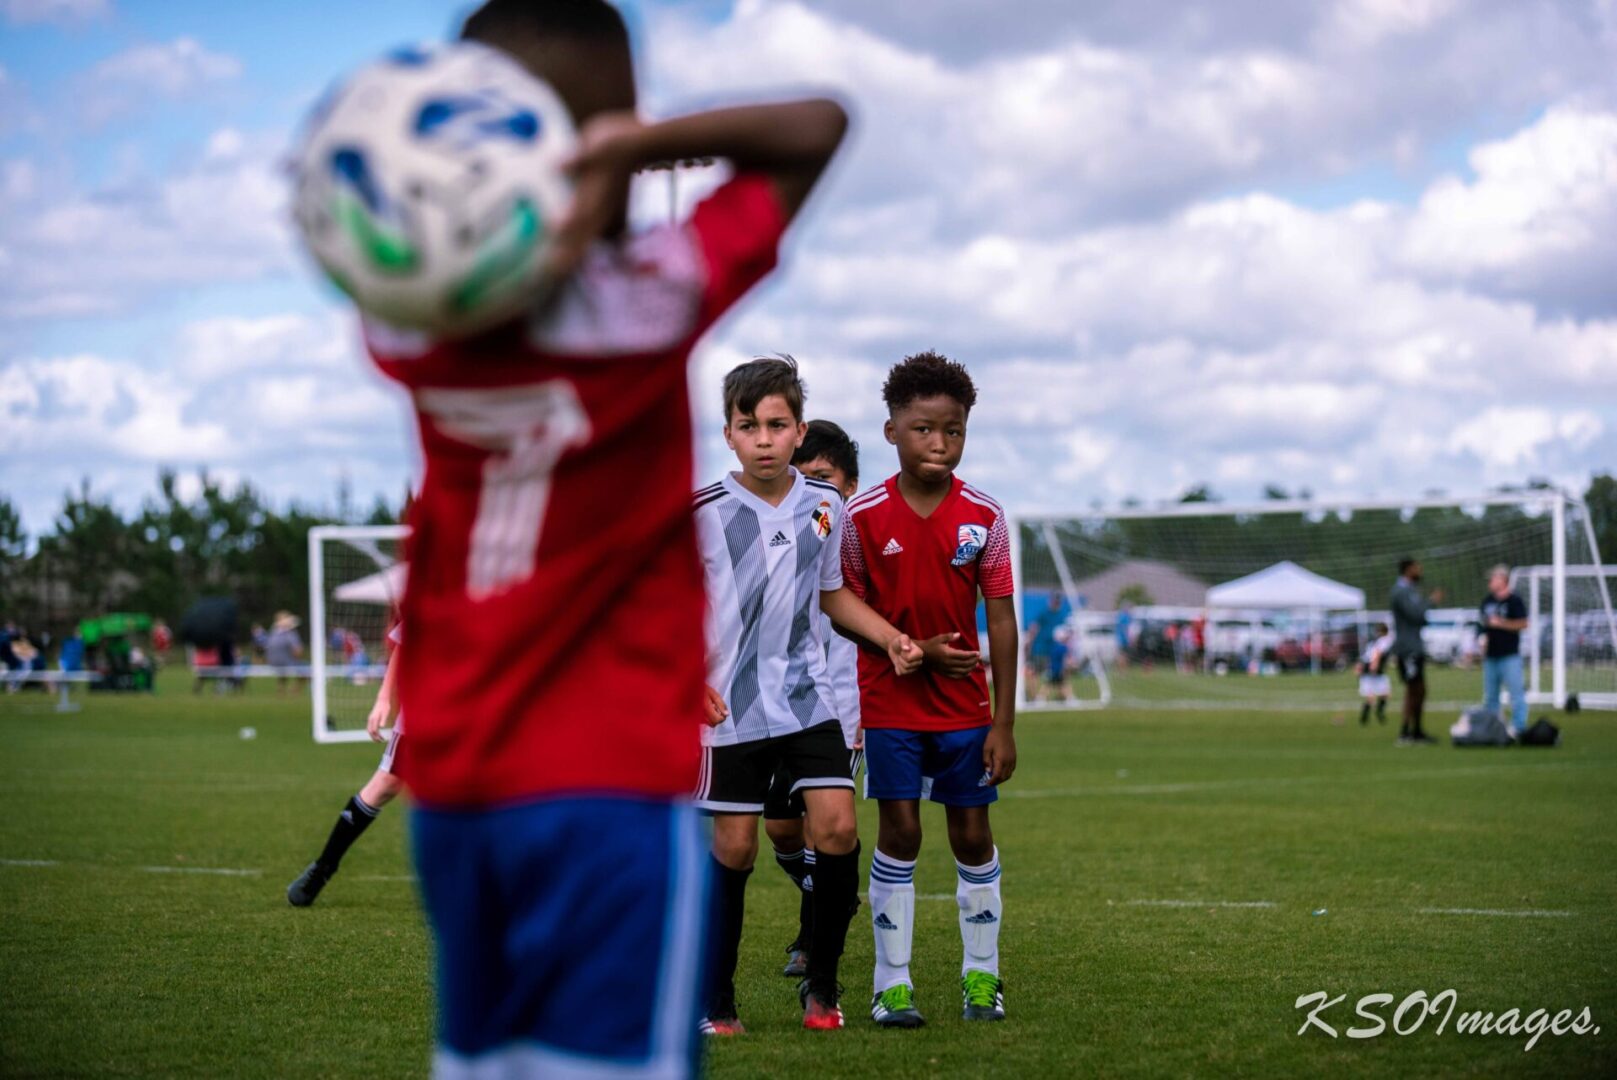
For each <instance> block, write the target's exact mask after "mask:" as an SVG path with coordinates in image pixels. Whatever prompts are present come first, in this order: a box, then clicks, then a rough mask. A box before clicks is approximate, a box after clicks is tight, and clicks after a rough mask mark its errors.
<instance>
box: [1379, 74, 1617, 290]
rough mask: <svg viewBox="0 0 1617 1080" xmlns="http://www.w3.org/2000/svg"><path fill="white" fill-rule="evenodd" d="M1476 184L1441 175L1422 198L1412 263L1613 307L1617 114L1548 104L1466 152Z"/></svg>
mask: <svg viewBox="0 0 1617 1080" xmlns="http://www.w3.org/2000/svg"><path fill="white" fill-rule="evenodd" d="M1470 163H1471V167H1472V169H1473V170H1474V171H1475V173H1476V176H1475V179H1471V180H1467V179H1464V178H1461V177H1455V176H1450V177H1445V178H1443V179H1442V180H1440V181H1439V182H1438V183H1436V184H1434V185H1433V186H1432V187H1431V188H1430V189H1429V190H1428V191H1427V192H1426V193H1425V195H1424V196H1422V198H1421V201H1420V206H1419V209H1418V212H1417V213H1416V215H1415V216H1414V218H1413V220H1412V221H1411V223H1410V228H1409V233H1408V239H1407V244H1406V250H1407V253H1408V258H1409V261H1410V263H1411V265H1413V266H1414V267H1416V268H1418V269H1420V270H1422V271H1424V272H1427V273H1431V274H1433V275H1436V276H1440V277H1443V278H1447V279H1450V280H1461V281H1467V282H1470V283H1472V284H1475V285H1480V286H1482V287H1484V288H1489V289H1495V290H1498V291H1502V292H1504V293H1507V294H1512V295H1528V296H1537V297H1540V298H1544V299H1549V300H1551V301H1552V302H1559V303H1560V304H1561V305H1564V306H1570V307H1572V308H1574V309H1580V308H1581V309H1584V310H1588V309H1590V308H1596V309H1599V310H1604V311H1607V312H1612V311H1617V300H1614V298H1613V294H1612V292H1611V288H1610V283H1611V281H1612V280H1613V278H1614V276H1617V112H1613V111H1605V110H1600V109H1595V108H1591V107H1588V106H1583V105H1576V104H1569V105H1559V106H1556V107H1554V108H1551V109H1550V110H1549V111H1548V112H1546V113H1545V115H1544V116H1543V117H1542V118H1541V119H1540V120H1538V121H1537V122H1536V123H1534V124H1532V125H1530V126H1529V127H1527V128H1524V129H1523V130H1521V131H1519V132H1517V133H1516V134H1514V135H1512V136H1511V137H1510V138H1508V139H1502V140H1499V141H1497V142H1491V143H1486V144H1484V145H1482V146H1479V147H1477V148H1476V149H1474V150H1473V151H1472V152H1471V154H1470Z"/></svg>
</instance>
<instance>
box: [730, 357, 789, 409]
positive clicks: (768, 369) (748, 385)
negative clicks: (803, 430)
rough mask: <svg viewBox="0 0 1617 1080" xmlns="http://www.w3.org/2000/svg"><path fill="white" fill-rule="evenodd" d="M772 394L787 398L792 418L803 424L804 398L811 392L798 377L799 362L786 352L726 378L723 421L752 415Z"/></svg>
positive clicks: (749, 364) (742, 367)
mask: <svg viewBox="0 0 1617 1080" xmlns="http://www.w3.org/2000/svg"><path fill="white" fill-rule="evenodd" d="M771 394H779V395H780V396H781V397H783V398H785V399H786V404H787V405H788V406H790V407H791V410H792V416H793V418H794V419H796V420H797V422H798V423H802V422H803V399H804V398H805V397H807V396H808V390H807V388H806V387H805V386H804V385H803V380H802V379H801V378H799V377H798V374H797V361H796V360H794V359H792V358H791V357H790V356H788V355H786V354H785V353H781V354H780V355H779V356H760V357H758V358H756V359H754V360H748V361H747V362H746V363H745V364H742V365H740V366H739V367H736V368H734V369H732V370H731V372H730V374H728V375H726V376H725V377H724V422H725V423H726V424H728V423H729V422H730V418H731V417H732V416H734V415H735V414H736V413H737V412H739V413H741V415H742V416H749V415H751V414H752V412H753V411H754V410H756V409H757V408H758V403H759V402H760V401H762V400H763V399H764V398H766V397H769V396H770V395H771Z"/></svg>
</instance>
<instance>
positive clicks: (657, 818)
mask: <svg viewBox="0 0 1617 1080" xmlns="http://www.w3.org/2000/svg"><path fill="white" fill-rule="evenodd" d="M412 823H413V828H412V833H413V841H414V847H415V862H416V871H417V874H418V876H419V878H420V882H421V897H422V902H423V905H424V906H425V908H426V912H427V919H428V921H429V922H430V924H431V926H432V931H433V935H434V937H435V939H436V944H437V993H438V1023H437V1048H436V1052H435V1054H434V1058H433V1075H434V1076H435V1077H438V1078H440V1080H459V1078H462V1077H466V1078H470V1077H488V1076H500V1077H527V1076H544V1077H562V1078H566V1077H582V1076H599V1075H611V1076H613V1077H622V1078H624V1080H636V1078H642V1077H643V1078H648V1080H650V1078H655V1080H682V1078H684V1077H691V1076H695V1075H696V1073H697V1068H698V1055H699V1054H700V1047H699V1045H698V1042H699V1036H698V1035H697V1033H696V1032H697V1023H698V1022H699V1020H700V1016H701V1012H702V1007H703V1005H704V1002H703V1001H702V1000H701V999H702V986H703V984H702V980H703V977H704V975H705V966H706V955H705V952H704V950H705V947H706V942H705V933H704V930H705V926H706V916H707V908H708V900H707V864H708V853H707V844H706V842H705V841H704V839H703V834H702V830H701V825H700V821H699V818H698V816H697V813H696V811H695V810H694V809H692V808H691V807H690V806H688V805H686V804H683V803H678V804H676V803H670V802H666V801H660V800H652V799H634V798H608V797H589V798H553V799H544V800H538V801H534V802H528V803H522V804H518V805H514V806H507V807H501V808H497V809H483V810H475V811H474V810H444V809H428V808H419V807H418V808H417V809H416V810H415V812H414V815H413V818H412Z"/></svg>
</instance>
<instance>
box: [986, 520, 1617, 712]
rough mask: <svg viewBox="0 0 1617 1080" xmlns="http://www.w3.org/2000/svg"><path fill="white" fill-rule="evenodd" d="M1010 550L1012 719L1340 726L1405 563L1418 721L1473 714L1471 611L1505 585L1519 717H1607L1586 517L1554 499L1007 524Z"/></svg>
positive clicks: (1601, 595)
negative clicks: (1418, 642)
mask: <svg viewBox="0 0 1617 1080" xmlns="http://www.w3.org/2000/svg"><path fill="white" fill-rule="evenodd" d="M1013 535H1014V538H1015V545H1016V549H1017V550H1016V561H1017V588H1018V602H1019V607H1020V617H1021V620H1022V625H1023V626H1024V628H1025V629H1024V632H1023V633H1024V641H1025V642H1026V643H1027V645H1026V647H1027V649H1028V656H1027V667H1026V670H1025V672H1024V678H1023V679H1022V682H1021V686H1020V688H1019V695H1018V696H1019V698H1020V699H1021V700H1022V702H1023V707H1024V708H1028V709H1034V710H1037V709H1041V708H1049V709H1061V708H1072V707H1075V706H1076V707H1084V706H1088V707H1098V706H1101V705H1108V704H1109V705H1111V706H1114V707H1135V708H1156V709H1162V708H1218V707H1229V708H1246V709H1282V710H1299V709H1300V710H1315V709H1318V710H1326V711H1329V712H1331V713H1332V714H1335V713H1338V712H1341V713H1346V712H1348V711H1350V710H1352V709H1353V708H1354V706H1355V705H1356V703H1357V700H1358V685H1357V678H1356V676H1355V674H1354V671H1353V668H1354V665H1355V663H1356V662H1357V661H1358V659H1359V657H1360V656H1361V655H1362V654H1363V652H1364V651H1365V649H1366V648H1367V647H1368V645H1369V643H1370V642H1371V641H1373V640H1374V638H1375V636H1376V634H1377V633H1378V627H1380V626H1382V625H1387V626H1390V625H1391V621H1392V620H1391V617H1390V615H1389V613H1388V611H1387V604H1388V596H1389V592H1390V589H1391V586H1392V584H1393V581H1394V580H1395V579H1396V578H1397V576H1398V564H1399V561H1400V560H1401V559H1404V558H1412V559H1416V560H1418V561H1419V562H1420V563H1421V564H1422V567H1423V570H1424V576H1423V579H1422V582H1421V587H1422V589H1423V590H1425V592H1426V593H1427V594H1428V596H1429V597H1430V598H1431V599H1433V601H1434V608H1433V610H1432V611H1431V612H1430V613H1429V616H1428V619H1429V622H1428V625H1427V627H1426V629H1425V630H1424V632H1423V634H1422V637H1423V639H1424V643H1425V646H1426V651H1427V654H1428V657H1429V665H1428V682H1429V684H1430V689H1429V692H1428V693H1429V699H1428V704H1429V706H1431V707H1434V708H1444V709H1447V708H1454V707H1464V706H1466V705H1469V704H1474V703H1476V702H1478V701H1480V700H1481V697H1482V677H1481V674H1480V673H1479V672H1478V671H1477V670H1475V669H1476V668H1477V667H1478V665H1479V664H1480V659H1481V645H1480V637H1481V625H1480V620H1481V614H1480V612H1479V610H1478V609H1479V607H1480V604H1481V601H1482V599H1483V596H1484V594H1485V593H1486V591H1487V579H1488V573H1489V571H1490V570H1491V569H1492V568H1493V567H1495V566H1499V565H1504V566H1507V567H1512V568H1514V574H1515V580H1516V581H1517V582H1518V583H1519V584H1518V586H1517V588H1518V591H1519V592H1520V593H1521V594H1522V596H1523V599H1524V600H1528V601H1529V603H1530V604H1532V603H1533V602H1534V601H1533V598H1532V595H1531V594H1532V590H1533V589H1534V588H1536V589H1537V590H1538V591H1537V596H1538V600H1537V601H1536V603H1537V606H1536V607H1535V608H1534V609H1533V610H1532V612H1531V616H1530V617H1531V624H1530V626H1529V629H1528V630H1527V631H1524V632H1523V635H1522V653H1523V656H1524V658H1525V659H1526V662H1527V663H1528V664H1529V674H1528V679H1529V693H1528V699H1529V701H1530V702H1533V703H1542V704H1552V705H1555V706H1557V707H1559V706H1561V705H1562V704H1564V703H1565V702H1566V701H1567V700H1568V695H1577V703H1578V704H1581V705H1583V706H1585V707H1600V706H1603V705H1606V704H1607V703H1608V700H1609V703H1610V706H1611V707H1617V633H1613V632H1612V625H1613V622H1612V620H1611V618H1610V615H1611V603H1610V595H1609V594H1610V587H1609V583H1608V582H1609V576H1608V575H1607V574H1606V572H1605V570H1604V568H1603V564H1602V562H1601V558H1600V553H1599V551H1598V550H1597V548H1596V544H1595V538H1594V532H1593V530H1592V528H1590V525H1589V520H1588V513H1587V510H1586V509H1585V508H1584V506H1583V504H1582V503H1581V502H1579V501H1578V500H1576V499H1573V498H1570V497H1568V496H1566V495H1564V494H1563V493H1560V492H1556V491H1532V492H1526V493H1520V494H1498V495H1489V496H1482V497H1478V498H1473V499H1420V500H1412V501H1395V500H1383V501H1359V502H1325V501H1300V500H1273V501H1268V502H1261V503H1254V504H1250V505H1240V506H1236V505H1228V504H1222V503H1181V504H1177V505H1173V506H1170V507H1167V508H1159V509H1143V508H1126V509H1119V510H1090V511H1078V512H1074V513H1070V514H1038V515H1023V516H1020V517H1019V518H1018V519H1017V521H1016V523H1015V528H1014V530H1013ZM1579 567H1584V568H1591V569H1589V572H1588V573H1587V574H1584V573H1582V572H1581V571H1579V570H1578V569H1577V568H1579ZM1594 568H1599V569H1598V570H1596V569H1594ZM1534 582H1537V583H1538V584H1537V585H1536V586H1535V585H1534V584H1533V583H1534ZM1052 628H1053V629H1052ZM1602 634H1604V636H1602ZM1052 652H1054V653H1056V654H1057V656H1056V657H1055V659H1052V658H1051V656H1050V654H1051V653H1052ZM1056 668H1060V673H1059V675H1057V673H1056V670H1055V669H1056Z"/></svg>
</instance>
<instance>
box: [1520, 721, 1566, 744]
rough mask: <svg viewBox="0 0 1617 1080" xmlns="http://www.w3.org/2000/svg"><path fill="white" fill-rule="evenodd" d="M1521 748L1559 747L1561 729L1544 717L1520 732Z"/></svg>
mask: <svg viewBox="0 0 1617 1080" xmlns="http://www.w3.org/2000/svg"><path fill="white" fill-rule="evenodd" d="M1522 745H1523V746H1560V745H1561V729H1560V728H1558V727H1556V726H1555V725H1554V724H1552V723H1550V722H1549V721H1548V720H1546V719H1545V718H1544V717H1542V716H1541V717H1539V718H1538V719H1537V720H1534V721H1533V726H1532V727H1530V728H1528V729H1527V730H1526V731H1524V732H1522Z"/></svg>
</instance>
